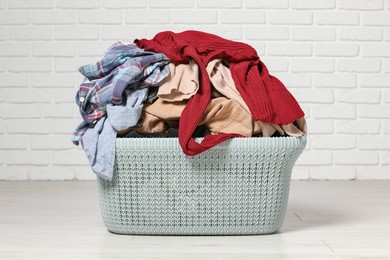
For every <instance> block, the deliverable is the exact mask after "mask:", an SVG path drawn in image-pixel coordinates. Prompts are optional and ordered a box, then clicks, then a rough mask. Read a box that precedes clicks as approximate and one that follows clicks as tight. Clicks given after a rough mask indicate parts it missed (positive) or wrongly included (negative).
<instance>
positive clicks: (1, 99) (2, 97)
mask: <svg viewBox="0 0 390 260" xmlns="http://www.w3.org/2000/svg"><path fill="white" fill-rule="evenodd" d="M19 93H20V92H19ZM4 101H5V90H2V89H0V102H4Z"/></svg>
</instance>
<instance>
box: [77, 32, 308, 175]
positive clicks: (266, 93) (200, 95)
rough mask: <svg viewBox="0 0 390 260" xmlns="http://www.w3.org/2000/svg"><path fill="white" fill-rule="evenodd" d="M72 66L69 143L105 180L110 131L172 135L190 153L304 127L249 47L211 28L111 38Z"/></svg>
mask: <svg viewBox="0 0 390 260" xmlns="http://www.w3.org/2000/svg"><path fill="white" fill-rule="evenodd" d="M79 71H80V72H81V74H83V75H84V76H85V78H84V81H83V82H82V83H81V85H80V88H79V90H78V91H77V94H76V103H77V105H78V107H79V109H80V114H81V116H82V118H83V122H82V123H81V124H80V125H79V126H78V127H77V128H76V130H75V131H74V133H73V137H72V141H73V142H74V144H76V145H78V144H79V143H81V144H82V147H83V149H84V151H85V153H86V155H87V157H88V159H89V162H90V164H91V167H92V169H93V171H94V172H95V173H96V174H97V175H98V176H100V177H102V178H104V179H106V180H111V179H112V177H113V169H114V160H115V139H116V138H117V137H129V138H130V137H178V141H179V143H180V146H181V147H182V149H183V152H184V153H185V154H187V155H196V154H199V153H201V152H203V151H205V150H207V149H209V148H211V147H213V146H215V145H217V144H218V143H220V142H223V141H224V140H226V139H228V138H231V137H252V136H258V137H271V136H302V135H303V134H304V133H305V132H306V131H307V130H306V121H305V118H304V113H303V111H302V109H301V108H300V106H299V104H298V103H297V101H296V100H295V99H294V97H293V96H292V95H291V94H290V92H289V91H288V90H287V89H286V87H285V86H284V85H283V84H282V83H281V82H280V81H279V80H278V79H277V78H276V77H274V76H272V75H270V74H269V72H268V70H267V67H266V66H265V64H264V63H263V62H262V61H261V60H260V59H259V57H258V55H257V53H256V50H255V49H253V48H252V47H251V46H249V45H247V44H245V43H241V42H234V41H230V40H227V39H223V38H221V37H219V36H216V35H213V34H209V33H205V32H200V31H184V32H181V33H173V32H169V31H166V32H161V33H158V34H157V35H156V36H155V37H154V38H153V39H150V40H147V39H141V40H138V39H137V40H135V41H134V43H125V42H116V43H114V44H113V45H112V46H111V47H110V48H108V49H107V51H106V52H105V53H104V54H103V56H102V57H101V58H100V59H99V60H98V61H97V62H96V63H94V64H88V65H85V66H82V67H80V68H79ZM195 137H204V138H203V139H202V141H201V142H196V141H195V139H194V138H195Z"/></svg>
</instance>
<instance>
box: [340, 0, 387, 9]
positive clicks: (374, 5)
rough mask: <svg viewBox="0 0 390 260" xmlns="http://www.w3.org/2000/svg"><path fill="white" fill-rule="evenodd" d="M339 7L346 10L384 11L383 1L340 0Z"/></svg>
mask: <svg viewBox="0 0 390 260" xmlns="http://www.w3.org/2000/svg"><path fill="white" fill-rule="evenodd" d="M338 7H339V8H340V9H346V10H383V0H339V2H338Z"/></svg>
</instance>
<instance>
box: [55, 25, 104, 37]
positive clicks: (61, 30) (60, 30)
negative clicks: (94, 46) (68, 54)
mask: <svg viewBox="0 0 390 260" xmlns="http://www.w3.org/2000/svg"><path fill="white" fill-rule="evenodd" d="M53 32H54V33H53V34H54V39H55V40H97V39H98V38H99V29H98V27H97V26H92V25H78V26H67V25H65V26H55V27H54V29H53Z"/></svg>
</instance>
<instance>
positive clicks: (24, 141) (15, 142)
mask: <svg viewBox="0 0 390 260" xmlns="http://www.w3.org/2000/svg"><path fill="white" fill-rule="evenodd" d="M27 148H28V137H27V136H26V135H17V136H16V135H1V136H0V149H6V150H7V149H13V150H19V149H27Z"/></svg>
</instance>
